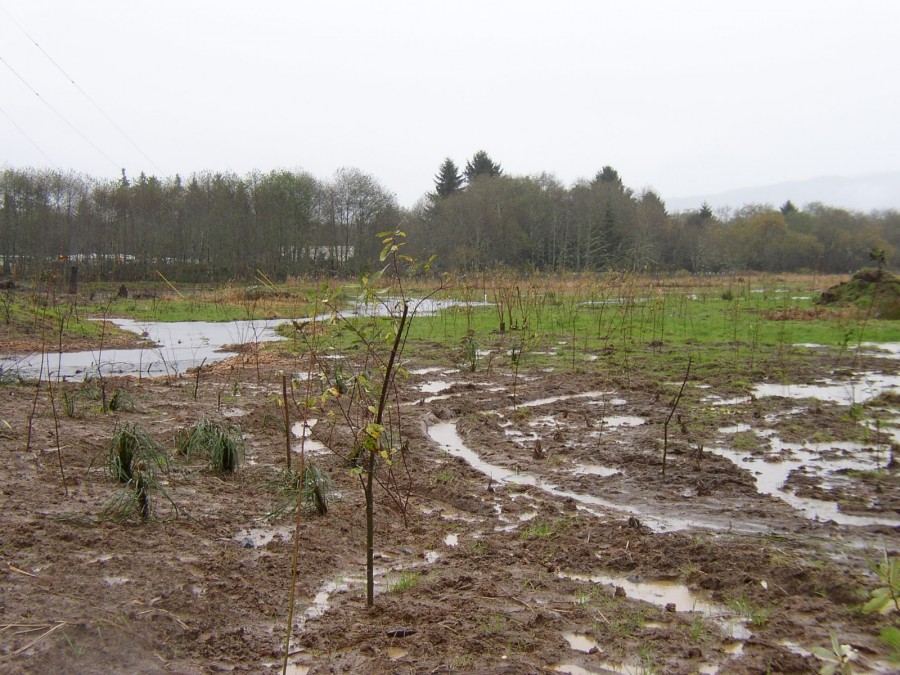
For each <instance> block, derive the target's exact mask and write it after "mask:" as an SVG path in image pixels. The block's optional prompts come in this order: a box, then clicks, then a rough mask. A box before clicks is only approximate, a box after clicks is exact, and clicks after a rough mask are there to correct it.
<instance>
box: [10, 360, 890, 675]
mask: <svg viewBox="0 0 900 675" xmlns="http://www.w3.org/2000/svg"><path fill="white" fill-rule="evenodd" d="M412 352H413V350H409V351H408V352H407V353H406V355H405V356H406V363H405V364H404V365H405V367H406V368H407V369H408V370H409V372H410V375H409V377H408V378H404V379H402V381H400V385H399V391H400V396H401V398H402V401H403V405H402V406H400V408H399V410H400V415H401V419H402V425H403V430H404V434H405V437H406V441H407V447H406V451H405V453H404V460H405V468H408V473H407V472H406V471H401V470H400V469H401V468H402V467H401V466H400V465H398V466H397V467H396V468H397V471H396V473H397V474H398V475H399V476H401V477H402V479H403V481H402V485H401V493H402V494H403V495H405V496H406V498H407V501H406V502H405V504H402V508H401V505H398V504H396V503H394V502H393V501H391V500H390V499H388V498H387V497H386V496H385V495H384V494H383V493H379V496H378V505H377V511H376V523H377V535H376V586H377V588H376V598H375V607H374V608H371V609H367V608H366V604H365V589H364V578H365V521H364V498H363V492H362V490H361V489H360V484H359V479H358V478H357V477H355V476H354V475H352V473H351V471H350V470H349V468H348V467H347V465H346V463H345V461H344V460H343V459H342V458H341V457H340V456H339V454H335V453H334V452H331V451H327V450H324V449H323V448H322V447H321V446H320V443H325V444H327V445H329V446H331V448H332V449H334V450H337V451H338V453H341V452H343V453H346V452H349V450H350V447H349V442H348V439H346V438H342V436H341V433H340V429H337V430H336V431H332V430H331V428H330V427H329V425H328V423H327V421H319V423H318V424H316V425H315V426H312V428H311V433H310V434H309V436H308V437H307V441H309V442H302V443H301V438H300V437H299V436H298V437H297V438H295V439H294V441H293V452H294V455H293V461H294V462H295V463H299V460H300V450H301V446H302V447H303V449H304V452H305V454H306V461H314V462H316V463H317V465H318V466H319V467H320V468H322V469H323V470H326V471H327V472H328V474H329V475H330V477H331V480H332V481H333V483H334V491H335V493H334V498H333V500H332V501H331V503H330V504H329V509H328V513H327V515H324V516H318V515H316V514H315V512H308V513H307V512H304V513H303V515H302V518H301V520H300V524H299V532H300V537H299V548H298V550H299V571H298V577H297V580H296V601H295V614H294V619H293V627H292V633H291V634H292V637H291V644H290V650H289V658H288V660H289V664H290V665H289V668H288V672H290V673H307V672H308V673H450V672H456V673H501V672H503V673H544V672H564V673H607V672H613V673H673V674H681V673H685V674H686V673H737V674H741V673H748V674H749V673H754V674H756V673H765V672H772V673H815V672H818V670H819V668H820V667H821V666H822V665H823V664H824V662H823V661H822V660H820V659H819V658H817V657H815V656H813V655H811V653H810V651H811V650H812V649H813V648H814V647H824V646H828V645H830V642H831V636H832V635H834V636H836V637H837V639H838V640H839V642H840V644H846V645H852V647H853V649H854V650H855V651H856V652H857V655H856V657H855V661H854V665H855V668H856V672H896V671H897V669H898V668H900V665H898V664H897V663H896V662H891V661H890V654H889V649H888V647H887V646H886V645H885V644H884V643H883V642H881V641H879V638H878V635H879V632H880V631H881V630H882V629H883V628H885V627H886V626H888V625H890V620H891V619H890V617H885V616H881V615H878V614H874V615H873V614H863V613H862V612H860V611H859V607H860V605H861V604H862V603H863V602H864V601H865V600H866V598H867V596H868V593H869V591H870V590H871V589H873V588H875V587H876V586H877V585H878V579H877V577H876V576H875V575H874V574H873V573H872V571H871V570H870V568H869V565H868V564H867V559H868V560H870V561H873V562H877V561H878V559H879V557H880V556H882V555H883V552H882V550H883V548H884V547H886V548H887V551H888V553H889V554H890V555H897V554H898V548H900V537H898V531H900V474H898V470H897V466H896V463H894V462H893V461H892V443H893V444H896V443H897V436H898V432H897V426H896V425H897V424H898V417H900V410H898V407H900V406H898V403H897V401H898V398H897V395H896V388H895V387H894V388H893V389H891V386H890V385H886V388H887V390H888V391H894V394H893V395H891V394H888V395H881V396H880V397H875V398H871V399H869V400H868V401H866V400H865V396H863V394H862V391H863V388H864V387H863V385H861V384H860V385H858V386H857V387H856V388H854V390H853V391H852V392H851V395H852V396H853V397H854V401H855V403H856V405H854V406H850V405H847V404H846V402H843V401H839V400H838V401H835V400H822V399H816V398H810V397H803V396H805V395H806V394H807V393H809V392H804V391H803V390H802V389H800V390H796V391H793V392H780V393H781V394H783V395H774V396H772V395H765V394H768V393H769V392H747V391H735V390H734V389H733V388H732V387H731V385H730V384H729V378H728V372H727V368H723V369H721V370H719V371H717V372H718V374H712V375H711V374H709V373H707V374H705V375H704V376H703V378H702V379H699V378H697V377H692V378H689V380H688V382H687V385H686V387H685V389H684V394H683V397H682V399H681V401H680V402H679V405H678V408H677V410H676V411H675V413H676V414H674V415H672V418H671V421H670V422H669V425H668V429H667V430H666V428H665V421H666V419H667V417H668V416H669V413H670V412H671V404H672V400H673V397H674V395H675V394H676V393H677V392H678V389H679V387H680V386H681V382H668V383H665V382H663V383H660V382H651V381H645V380H643V379H641V377H640V376H637V375H633V374H632V375H626V374H624V373H622V372H620V371H618V370H616V369H612V368H606V367H604V362H603V359H602V358H600V359H599V360H597V361H592V362H589V363H587V364H585V365H583V366H582V367H580V368H578V369H576V371H574V372H570V371H563V370H557V371H553V372H546V371H543V370H535V371H528V370H527V369H523V370H522V371H521V372H519V373H518V374H515V373H514V372H513V371H512V370H511V369H510V367H509V366H510V364H508V363H504V362H503V361H502V359H501V360H498V361H497V362H495V363H494V364H493V365H492V367H491V369H490V371H487V370H485V369H483V368H479V369H477V370H476V372H474V373H465V372H461V371H460V370H459V369H458V368H457V367H455V366H454V365H453V364H454V363H455V362H456V360H457V359H456V358H455V356H454V355H453V354H451V353H446V354H443V353H441V352H440V350H436V351H435V352H434V353H433V354H431V355H430V357H429V359H425V358H424V356H423V355H422V354H418V355H417V354H414V353H412ZM797 363H798V365H797V369H796V372H790V371H788V372H782V373H780V376H781V380H780V381H782V382H783V381H785V380H787V381H791V382H795V383H796V384H797V385H801V384H809V383H812V382H815V381H817V380H820V379H824V378H836V381H840V379H841V378H844V379H847V378H849V376H850V373H849V372H847V371H846V368H836V367H835V360H834V358H833V357H832V356H830V355H828V354H825V353H823V354H821V355H820V356H819V355H816V353H815V352H813V353H812V354H811V355H808V356H807V357H806V358H804V359H802V360H798V361H797ZM898 364H900V361H897V360H895V359H890V358H879V357H875V356H870V357H867V358H864V359H862V360H861V361H860V360H857V361H855V363H854V366H855V367H856V368H857V369H858V370H860V371H865V372H868V373H877V374H879V375H880V376H896V375H897V366H898ZM306 368H307V365H306V363H305V362H304V361H303V360H302V359H298V358H297V357H296V356H292V355H290V354H288V353H286V352H280V351H278V349H277V348H276V349H268V350H266V351H265V352H264V353H263V354H262V356H260V357H259V358H258V359H257V358H256V357H255V356H254V355H248V354H244V355H242V356H236V357H233V358H231V359H229V360H227V361H224V362H222V363H219V364H217V365H215V366H214V367H211V368H210V367H206V368H204V370H203V372H202V373H201V378H200V379H199V383H198V380H197V378H196V376H195V373H184V374H182V375H181V376H180V377H169V378H166V377H159V378H153V379H147V378H143V379H140V380H139V379H136V378H122V379H118V380H117V379H108V380H107V381H106V388H107V391H108V392H113V391H115V390H122V391H124V392H126V393H127V394H128V397H129V399H130V401H131V402H133V408H131V409H126V410H122V411H119V412H112V413H108V414H103V413H101V412H100V410H99V403H98V399H97V398H96V393H97V392H96V390H97V383H96V382H90V383H86V384H85V383H81V384H69V385H60V386H59V387H56V388H55V389H54V397H53V398H52V399H51V396H50V392H49V391H48V389H47V387H46V385H45V386H44V387H42V388H41V389H40V390H39V391H38V392H37V395H36V390H35V387H34V385H33V383H32V384H16V383H10V384H6V385H3V386H2V387H0V419H2V420H3V421H4V422H5V424H2V426H0V443H2V445H0V447H2V452H3V459H4V461H3V462H2V463H0V509H2V513H3V518H2V520H0V561H2V566H0V584H2V594H0V610H2V621H0V623H2V630H0V671H3V672H30V673H49V672H83V673H95V672H96V673H99V672H116V673H138V672H140V673H163V672H170V673H205V672H228V671H233V672H248V673H258V672H278V671H280V670H281V664H282V656H283V654H284V648H283V645H284V643H285V635H286V621H287V617H288V610H289V604H290V591H291V569H292V556H293V553H294V541H295V540H294V528H295V523H296V519H295V518H294V517H293V516H291V515H289V514H286V515H282V516H280V517H277V518H275V519H269V520H266V519H265V516H266V514H268V513H270V512H272V511H273V509H275V508H276V507H277V506H278V504H279V499H280V498H281V497H280V493H279V490H278V486H277V483H278V480H279V477H280V476H281V475H282V472H283V470H284V468H285V464H286V459H285V454H286V450H285V439H284V434H283V426H279V425H280V424H281V425H283V422H280V418H281V416H282V415H283V410H282V408H280V406H279V405H278V401H277V397H278V396H280V394H281V382H282V380H281V374H282V373H283V372H286V373H298V372H304V371H305V369H306ZM836 371H837V372H836ZM836 386H841V385H836ZM63 391H67V392H69V393H70V394H72V393H74V392H76V391H81V392H82V395H81V396H78V397H77V398H76V399H75V400H76V401H77V407H76V409H75V410H74V411H71V412H73V413H74V414H73V416H69V415H68V414H64V410H63V409H62V400H63V398H62V393H63ZM798 392H799V393H798ZM872 393H877V392H872ZM751 394H753V395H751ZM787 396H790V397H787ZM861 403H865V405H860V404H861ZM54 406H55V407H56V415H54ZM32 410H33V411H34V417H33V422H32V433H31V441H30V448H29V449H28V450H27V451H26V450H25V448H26V441H27V435H28V434H27V427H28V419H29V417H30V416H31V413H32ZM295 412H296V411H293V412H292V413H291V414H295ZM204 415H206V416H209V417H210V418H216V419H226V420H228V421H229V422H230V423H232V424H239V425H240V427H241V429H242V432H243V434H244V436H245V439H246V444H247V445H246V456H245V458H244V462H243V463H242V465H241V466H240V468H239V470H238V471H237V472H236V473H235V475H233V476H223V475H218V474H215V473H213V472H212V471H210V470H209V469H208V468H207V467H206V466H205V465H204V464H202V463H200V462H191V461H188V460H185V459H183V458H182V459H179V458H177V457H176V458H173V460H172V463H171V465H170V468H169V470H168V473H167V474H166V475H165V478H164V479H163V482H162V487H163V488H164V490H165V494H166V495H167V497H168V498H166V497H165V496H163V495H161V494H155V495H153V496H152V500H153V501H152V508H153V516H152V518H151V520H150V522H147V523H141V522H140V521H139V519H137V518H134V519H131V520H128V521H125V522H116V521H114V520H111V519H104V518H102V517H101V515H102V514H103V512H104V508H105V507H106V506H107V505H108V504H109V502H110V500H111V499H112V498H113V497H114V496H115V494H116V491H117V490H118V486H117V484H116V482H115V481H114V480H113V479H112V478H110V476H109V473H108V471H107V470H106V466H105V459H106V447H107V443H108V441H109V439H110V438H111V436H112V435H113V433H114V431H115V430H116V428H117V425H119V426H120V427H121V425H139V426H140V427H141V428H143V429H145V430H146V431H147V432H148V433H150V434H151V435H152V436H153V437H154V438H155V439H157V440H158V441H159V442H160V443H162V444H163V445H164V446H165V447H166V448H168V449H169V452H170V453H171V452H172V448H173V447H174V439H175V437H176V436H177V434H178V432H179V431H180V430H182V429H184V428H186V427H188V426H190V425H192V424H194V423H195V422H196V421H197V420H198V419H199V418H200V417H202V416H204ZM873 419H877V420H878V422H877V424H874V425H873V423H872V420H873ZM291 421H292V422H293V421H296V419H292V420H291ZM863 422H866V424H863ZM300 436H302V434H300ZM664 436H667V441H666V442H665V444H664V441H663V438H664ZM664 445H665V448H666V450H667V454H666V465H665V471H664V472H663V448H664ZM61 472H62V473H64V475H65V480H64V481H63V479H62V478H61ZM169 500H171V501H169Z"/></svg>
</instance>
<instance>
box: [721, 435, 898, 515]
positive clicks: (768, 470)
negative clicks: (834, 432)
mask: <svg viewBox="0 0 900 675" xmlns="http://www.w3.org/2000/svg"><path fill="white" fill-rule="evenodd" d="M769 443H770V449H771V450H770V453H769V454H767V455H764V456H754V455H751V454H749V453H744V452H739V451H737V450H732V449H730V448H722V447H710V448H708V450H709V451H710V452H712V453H713V454H716V455H718V456H720V457H724V458H725V459H728V460H729V461H731V462H732V463H734V465H735V466H737V467H740V468H741V469H745V470H747V471H749V472H750V474H751V475H752V476H753V478H754V480H755V481H756V489H757V491H758V492H759V493H760V494H766V495H771V496H773V497H777V498H778V499H781V500H782V501H784V502H786V503H787V504H788V505H790V506H791V507H793V508H794V509H796V510H797V511H799V512H801V513H802V514H803V515H804V516H805V517H806V518H809V519H811V520H819V521H824V520H833V521H834V522H836V523H838V524H840V525H854V526H860V527H862V526H866V525H888V526H891V527H894V526H897V525H900V519H897V518H888V517H879V516H856V515H851V514H847V513H843V512H842V511H839V510H838V505H837V503H836V502H830V501H825V500H821V499H813V498H811V497H798V496H797V495H795V494H794V493H793V492H791V491H790V490H786V489H784V486H785V483H786V482H787V480H788V477H789V476H790V474H791V472H792V471H795V470H798V469H803V470H806V471H811V472H812V473H814V474H815V475H818V476H824V475H826V474H827V473H829V472H836V471H840V470H847V469H858V470H868V469H876V468H879V467H881V466H884V464H886V463H887V462H888V461H889V457H888V456H887V453H881V454H880V455H879V453H877V452H876V453H871V452H869V451H868V450H867V449H865V448H864V447H863V446H861V445H859V444H857V443H851V442H832V443H811V444H806V445H801V444H799V443H785V442H783V441H781V440H780V439H778V438H775V437H772V438H770V439H769ZM830 450H843V451H850V452H852V457H838V458H831V457H823V455H822V453H823V452H827V451H830ZM873 454H874V458H873V457H872V455H873ZM879 457H880V458H879ZM773 460H775V461H773Z"/></svg>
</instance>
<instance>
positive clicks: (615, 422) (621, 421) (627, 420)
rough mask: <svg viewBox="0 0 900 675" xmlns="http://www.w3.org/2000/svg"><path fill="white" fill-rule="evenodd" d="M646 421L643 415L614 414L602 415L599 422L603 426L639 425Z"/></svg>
mask: <svg viewBox="0 0 900 675" xmlns="http://www.w3.org/2000/svg"><path fill="white" fill-rule="evenodd" d="M646 421H647V420H645V419H644V418H643V417H634V416H633V415H614V416H613V417H604V418H603V419H602V420H601V423H602V424H603V426H605V427H639V426H641V425H642V424H644V422H646Z"/></svg>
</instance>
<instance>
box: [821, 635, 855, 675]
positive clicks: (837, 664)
mask: <svg viewBox="0 0 900 675" xmlns="http://www.w3.org/2000/svg"><path fill="white" fill-rule="evenodd" d="M812 653H813V654H814V655H815V656H816V657H817V658H819V659H821V660H823V661H825V665H823V666H822V667H821V668H819V675H835V674H836V673H840V675H850V674H851V673H852V672H853V661H855V660H856V657H857V656H859V653H858V652H857V651H856V650H855V649H853V647H851V646H850V645H842V644H841V643H840V640H838V638H837V635H835V634H834V633H832V634H831V645H830V646H829V647H813V649H812Z"/></svg>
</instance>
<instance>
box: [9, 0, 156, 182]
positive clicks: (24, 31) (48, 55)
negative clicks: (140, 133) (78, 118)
mask: <svg viewBox="0 0 900 675" xmlns="http://www.w3.org/2000/svg"><path fill="white" fill-rule="evenodd" d="M0 9H2V10H3V13H4V14H6V15H7V16H8V17H9V18H10V20H11V21H12V22H13V23H14V24H16V28H18V29H19V30H20V31H22V33H23V34H24V35H25V37H27V38H28V39H29V40H31V41H32V42H33V43H34V46H35V47H37V48H38V49H39V50H40V52H41V54H43V55H44V56H45V57H47V60H48V61H50V63H52V64H53V65H54V66H55V67H56V69H57V70H58V71H59V72H60V73H62V75H63V77H65V78H66V79H67V80H68V81H69V82H71V83H72V86H73V87H75V88H76V89H77V90H78V91H79V92H80V93H81V95H82V96H84V97H85V98H86V99H87V100H88V101H89V102H90V104H91V105H92V106H94V108H96V109H97V112H99V113H100V114H101V115H103V117H104V118H105V119H106V121H107V122H109V123H110V124H111V125H112V126H113V127H115V129H116V131H118V132H119V133H120V134H122V137H123V138H124V139H125V140H126V141H128V142H129V143H131V145H132V146H133V147H134V148H135V150H137V151H138V152H139V153H141V155H143V157H144V159H146V160H147V161H148V162H150V164H152V165H153V167H154V168H155V169H156V171H157V172H158V173H160V174H162V169H160V168H159V166H157V164H156V162H154V161H153V160H152V159H150V157H148V156H147V153H145V152H144V151H143V150H142V149H141V147H140V146H139V145H138V144H137V143H135V142H134V140H132V138H131V137H130V136H129V135H128V134H126V133H125V131H124V130H123V129H122V127H120V126H119V125H118V124H116V122H115V120H113V119H112V118H111V117H110V116H109V115H107V114H106V112H104V110H103V108H101V107H100V106H99V105H98V104H97V102H96V101H94V99H93V98H91V97H90V96H89V95H88V93H87V92H86V91H85V90H84V89H82V88H81V87H80V86H79V85H78V83H77V82H75V80H74V78H72V77H71V76H70V75H69V74H68V73H67V72H66V71H65V70H63V68H62V66H61V65H59V64H58V63H57V62H56V60H55V59H54V58H53V57H52V56H50V54H48V53H47V52H46V51H45V50H44V48H43V47H41V46H40V45H39V44H38V43H37V40H35V39H34V38H33V37H31V35H29V33H28V31H26V30H25V29H24V28H22V26H21V24H19V22H18V21H16V19H15V17H13V16H12V14H10V13H9V12H8V11H7V10H6V9H5V8H3V7H0Z"/></svg>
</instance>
